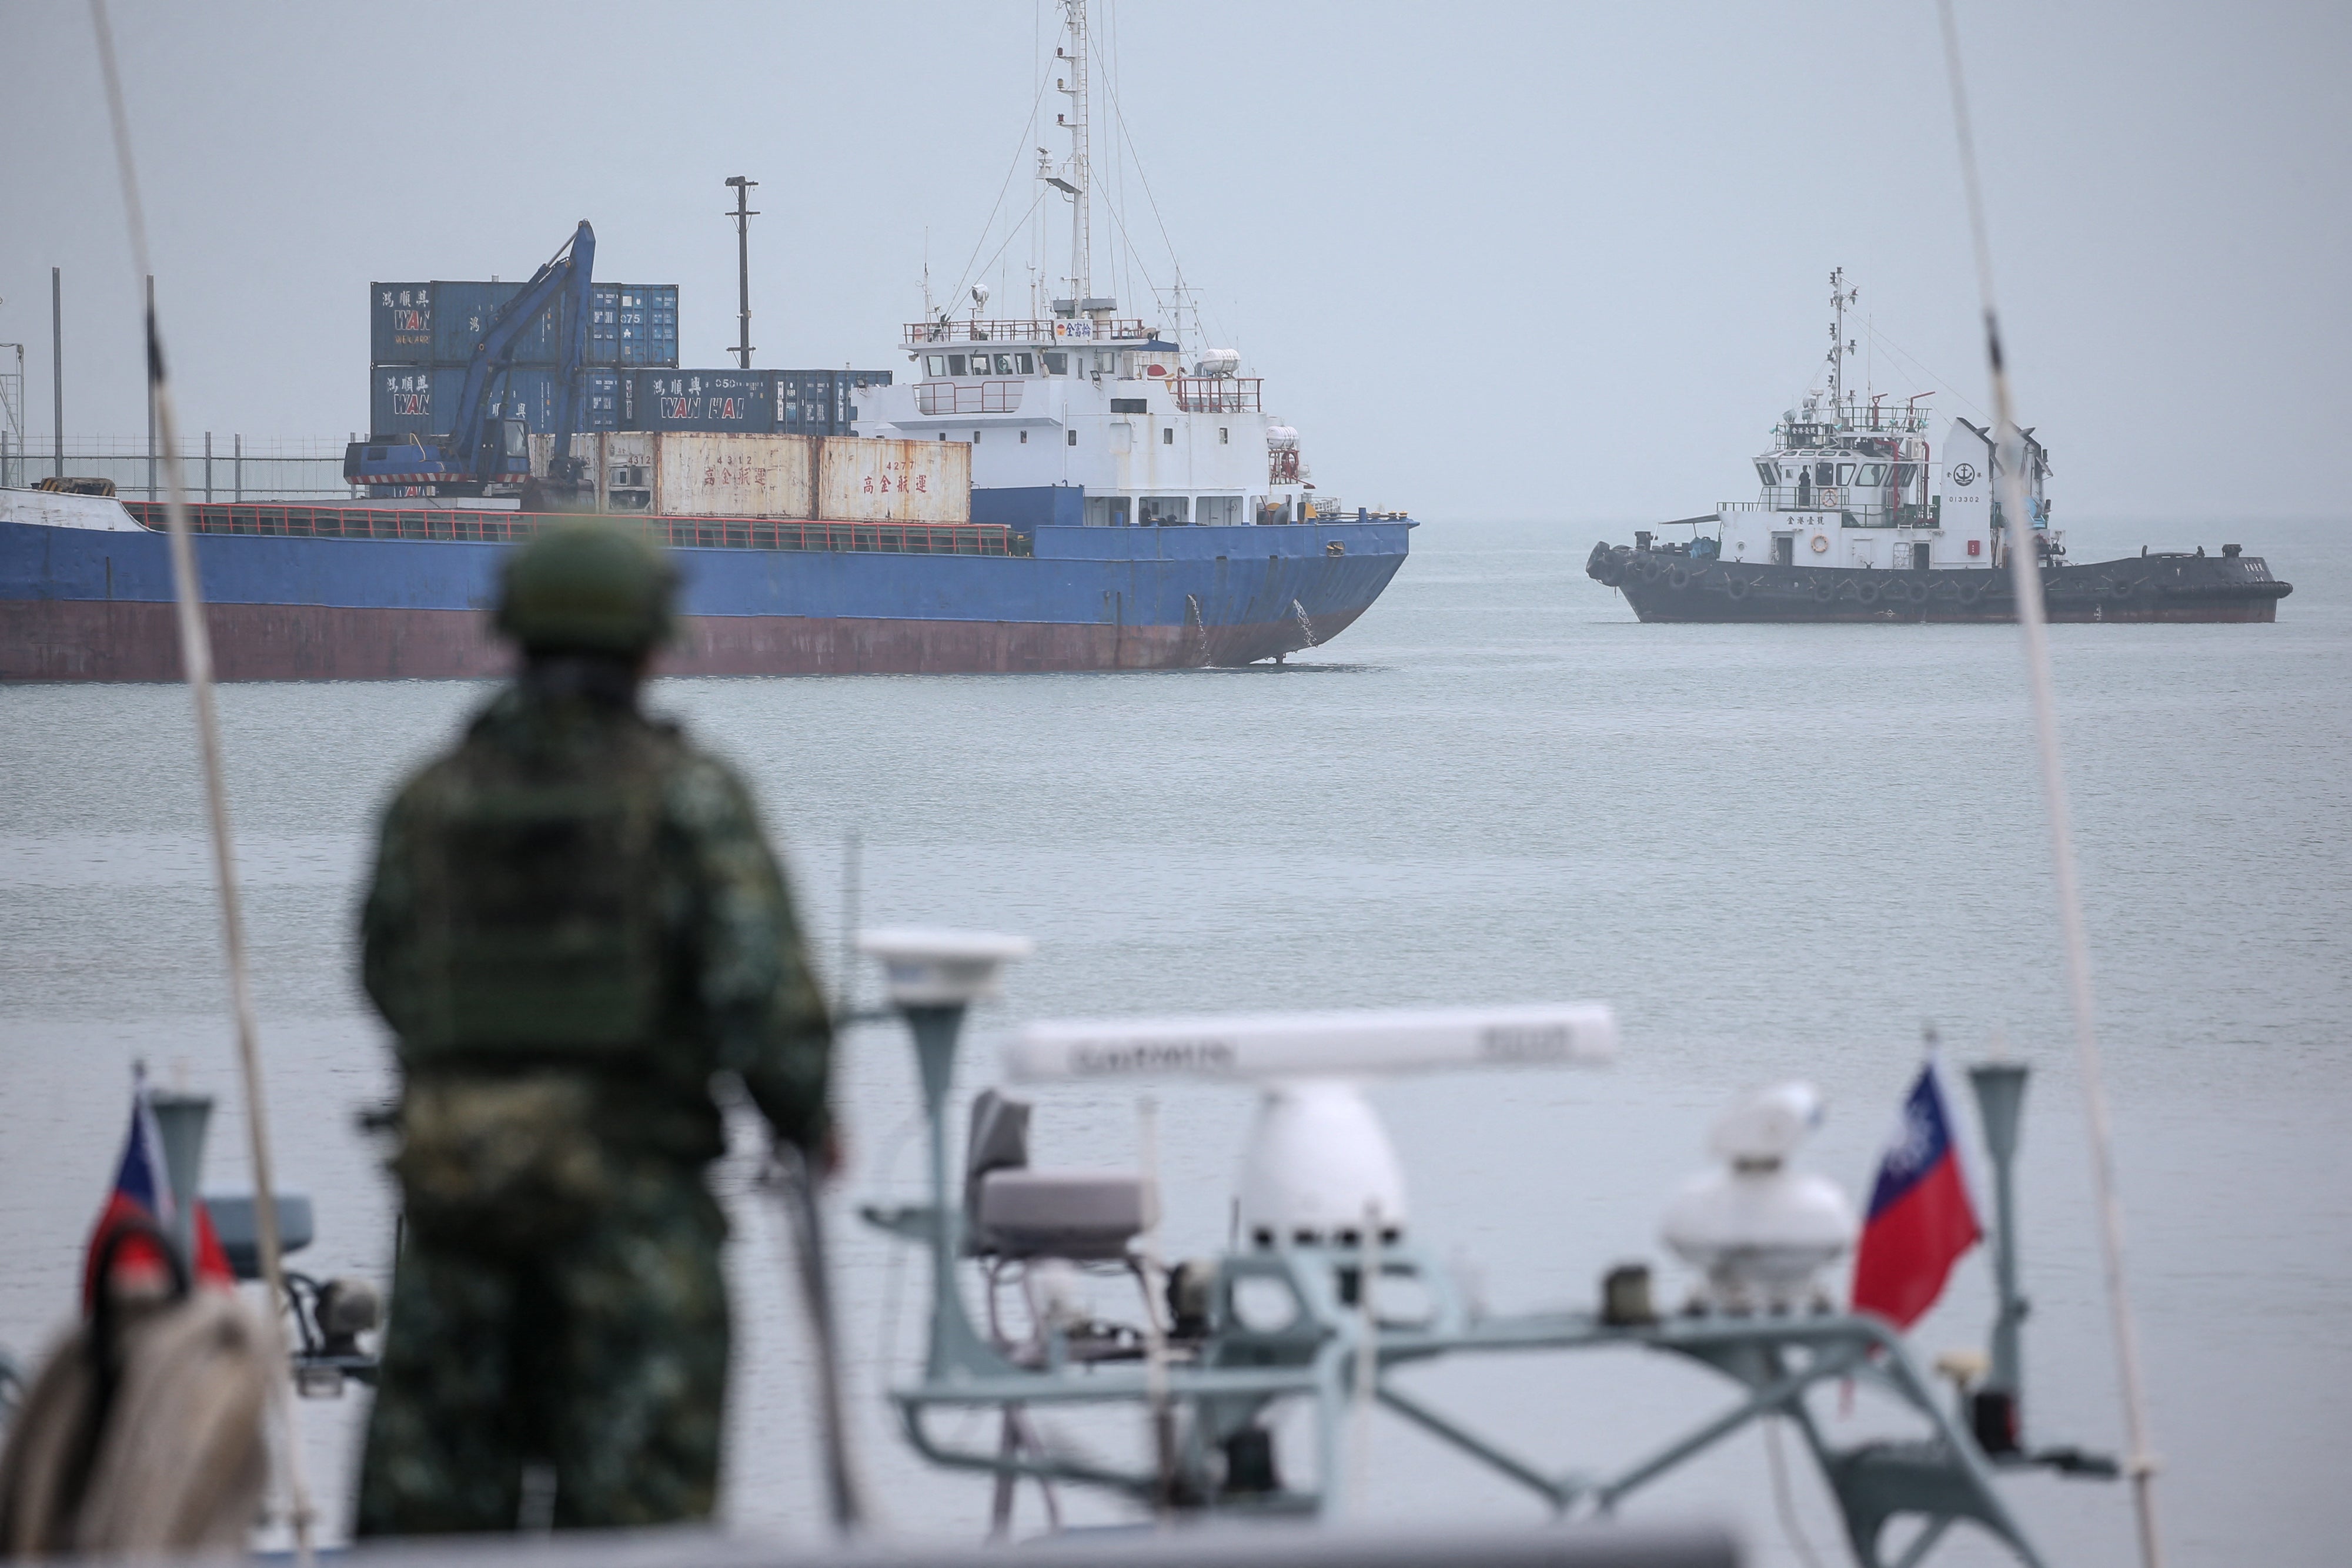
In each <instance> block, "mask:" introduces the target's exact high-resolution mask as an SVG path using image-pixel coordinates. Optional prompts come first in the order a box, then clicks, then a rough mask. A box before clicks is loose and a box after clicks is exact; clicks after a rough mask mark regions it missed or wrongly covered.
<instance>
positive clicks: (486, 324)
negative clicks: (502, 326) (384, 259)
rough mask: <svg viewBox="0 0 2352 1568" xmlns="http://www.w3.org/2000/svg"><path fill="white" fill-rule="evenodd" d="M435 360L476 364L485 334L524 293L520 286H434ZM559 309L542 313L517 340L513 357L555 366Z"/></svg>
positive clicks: (464, 284) (518, 359) (515, 284)
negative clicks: (477, 354) (475, 358)
mask: <svg viewBox="0 0 2352 1568" xmlns="http://www.w3.org/2000/svg"><path fill="white" fill-rule="evenodd" d="M432 287H433V290H434V297H433V305H434V309H433V361H434V362H435V363H436V364H442V365H463V364H467V363H469V362H471V361H472V360H473V357H474V350H475V349H476V348H478V346H480V344H481V341H482V334H483V333H484V332H487V331H488V330H489V329H490V324H491V323H492V322H493V321H494V320H496V319H497V318H498V313H499V310H500V309H501V308H504V307H505V306H506V305H507V304H508V302H509V301H510V300H512V299H513V298H514V297H515V296H516V295H518V294H520V293H521V292H522V285H521V284H520V283H436V284H434V285H433V286H432ZM556 315H557V310H556V308H555V307H554V306H552V305H551V306H549V307H548V308H546V309H544V310H542V311H541V312H540V313H539V319H538V320H536V321H534V322H532V323H531V324H530V328H529V329H527V330H526V331H524V333H523V334H522V336H521V337H520V338H519V339H517V340H515V343H514V345H513V347H512V349H511V350H509V356H508V357H509V359H511V360H512V361H514V362H515V363H516V364H519V365H549V364H553V363H554V362H555V360H556V356H557V343H558V340H557V338H556V335H555V318H556Z"/></svg>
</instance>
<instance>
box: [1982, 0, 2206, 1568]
mask: <svg viewBox="0 0 2352 1568" xmlns="http://www.w3.org/2000/svg"><path fill="white" fill-rule="evenodd" d="M1936 9H1937V16H1938V17H1939V18H1940V20H1941V22H1942V24H1943V34H1944V64H1945V68H1946V71H1947V74H1948V77H1949V78H1950V82H1951V89H1952V120H1953V123H1954V128H1955V130H1956V131H1958V137H1959V143H1960V173H1961V177H1962V179H1963V180H1964V181H1965V182H1966V183H1967V186H1968V199H1969V230H1970V232H1971V234H1972V235H1973V236H1974V238H1975V241H1976V257H1977V289H1978V292H1979V295H1980V296H1981V297H1982V300H1983V305H1984V326H1985V359H1986V361H1987V363H1988V364H1989V365H1990V368H1991V373H1992V396H1993V414H1994V419H1995V426H1994V434H1995V436H1996V439H1997V440H1998V441H1999V443H2000V446H2001V447H2003V448H2006V449H2007V453H2008V455H2009V461H2008V462H2007V463H2005V464H2002V465H2000V466H2001V472H2000V474H1999V475H1997V476H1995V482H1996V483H1997V484H1998V485H1999V486H2000V491H2001V495H2002V501H2003V505H2004V506H2005V507H2006V508H2007V510H2008V512H2009V536H2010V539H2011V548H2010V551H2009V557H2010V573H2011V580H2012V581H2013V582H2014V583H2015V584H2016V590H2015V591H2016V596H2017V623H2018V626H2019V629H2020V630H2021V632H2023V634H2024V639H2025V665H2026V686H2027V690H2028V692H2029V693H2030V695H2031V696H2032V707H2033V737H2034V744H2035V749H2036V750H2037V752H2038V753H2039V754H2040V758H2041V764H2042V800H2043V804H2044V806H2045V807H2046V809H2047V814H2048V817H2049V827H2050V850H2051V862H2052V871H2053V881H2054V882H2055V883H2056V884H2057V886H2056V891H2057V894H2058V915H2059V921H2060V925H2061V929H2062V931H2063V936H2064V942H2065V952H2066V990H2067V1000H2068V1002H2069V1003H2070V1005H2071V1009H2072V1011H2073V1013H2074V1050H2075V1055H2076V1057H2077V1059H2078V1061H2079V1063H2080V1065H2079V1069H2078V1070H2079V1071H2081V1073H2082V1075H2083V1111H2084V1119H2085V1121H2086V1122H2087V1123H2088V1131H2089V1133H2090V1144H2091V1181H2092V1186H2093V1187H2094V1189H2095V1195H2096V1197H2097V1202H2098V1210H2099V1251H2100V1260H2101V1262H2102V1264H2103V1265H2104V1267H2105V1275H2106V1288H2107V1308H2108V1312H2109V1313H2110V1315H2111V1317H2112V1319H2113V1327H2114V1333H2115V1338H2116V1364H2117V1371H2118V1372H2119V1374H2120V1375H2121V1378H2122V1382H2123V1396H2124V1427H2125V1432H2126V1441H2127V1442H2128V1443H2129V1444H2130V1452H2129V1453H2128V1454H2126V1456H2125V1460H2124V1466H2125V1469H2126V1472H2127V1473H2128V1474H2129V1475H2130V1477H2131V1484H2132V1511H2133V1514H2134V1517H2135V1520H2136V1521H2137V1526H2138V1531H2139V1555H2140V1562H2141V1563H2143V1564H2144V1565H2145V1568H2161V1565H2162V1563H2163V1562H2164V1549H2163V1543H2162V1541H2161V1539H2160V1537H2159V1536H2158V1531H2157V1521H2156V1456H2155V1454H2154V1453H2153V1452H2151V1451H2150V1448H2149V1443H2148V1420H2147V1390H2146V1388H2145V1386H2144V1385H2143V1384H2142V1382H2141V1377H2140V1357H2139V1337H2138V1333H2137V1330H2136V1329H2135V1327H2134V1325H2133V1322H2132V1313H2131V1300H2130V1297H2129V1295H2128V1293H2127V1291H2126V1281H2125V1275H2124V1221H2123V1205H2122V1201H2121V1199H2120V1197H2118V1195H2117V1193H2116V1168H2115V1148H2114V1139H2113V1135H2112V1132H2111V1129H2110V1127H2109V1125H2108V1119H2107V1097H2106V1087H2105V1080H2104V1076H2103V1073H2102V1071H2101V1062H2100V1058H2099V1037H2098V1028H2097V1024H2096V1021H2095V1016H2094V1013H2093V1010H2092V996H2091V965H2090V940H2089V937H2088V935H2087V934H2086V933H2085V931H2084V925H2083V900H2082V890H2081V888H2080V886H2079V884H2078V883H2077V881H2076V877H2075V865H2074V832H2073V830H2072V827H2071V825H2070V824H2069V821H2068V818H2067V805H2066V780H2065V775H2064V772H2063V769H2062V768H2061V767H2060V764H2059V757H2058V717H2057V712H2056V700H2055V697H2054V695H2053V690H2052V683H2051V676H2050V638H2049V632H2048V629H2047V627H2046V626H2045V625H2044V624H2043V615H2042V570H2041V565H2040V562H2039V561H2038V560H2037V559H2036V557H2037V555H2038V554H2039V551H2038V550H2036V549H2032V548H2031V547H2030V546H2029V547H2027V548H2023V549H2021V548H2018V544H2017V541H2018V540H2019V539H2020V538H2027V539H2030V538H2032V533H2033V528H2032V521H2033V520H2032V517H2029V516H2027V514H2026V496H2025V488H2024V486H2025V453H2024V450H2023V443H2022V441H2021V439H2020V438H2019V435H2018V428H2017V419H2016V415H2015V413H2014V411H2013V409H2012V407H2011V401H2010V392H2009V371H2008V367H2007V365H2006V363H2005V362H2004V361H2003V359H2002V355H2001V343H2000V314H1999V312H1998V310H1997V309H1996V308H1995V306H1994V296H1993V283H1992V246H1991V242H1990V237H1989V236H1988V234H1987V231H1986V227H1985V214H1984V196H1983V191H1982V187H1981V185H1980V184H1979V180H1978V177H1977V155H1976V141H1975V136H1974V133H1973V131H1971V130H1970V127H1969V100H1968V89H1967V84H1966V83H1965V81H1964V80H1963V79H1962V77H1961V74H1960V36H1959V26H1958V23H1957V22H1956V21H1955V20H1954V19H1953V16H1952V0H1937V5H1936Z"/></svg>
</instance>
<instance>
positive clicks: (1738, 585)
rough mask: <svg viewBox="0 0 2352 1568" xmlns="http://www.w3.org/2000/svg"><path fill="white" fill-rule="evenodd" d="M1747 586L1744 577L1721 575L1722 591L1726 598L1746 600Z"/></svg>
mask: <svg viewBox="0 0 2352 1568" xmlns="http://www.w3.org/2000/svg"><path fill="white" fill-rule="evenodd" d="M1748 586H1749V585H1748V580H1747V579H1746V578H1744V577H1734V576H1732V575H1731V574H1730V573H1729V572H1726V573H1724V574H1723V591H1724V593H1725V595H1726V596H1727V597H1728V598H1732V599H1745V598H1747V597H1748Z"/></svg>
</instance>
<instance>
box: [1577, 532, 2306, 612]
mask: <svg viewBox="0 0 2352 1568" xmlns="http://www.w3.org/2000/svg"><path fill="white" fill-rule="evenodd" d="M1584 570H1585V574H1586V575H1587V576H1589V577H1591V578H1592V579H1593V580H1596V581H1599V582H1601V583H1604V584H1606V585H1607V586H1609V587H1612V588H1614V589H1616V590H1618V591H1620V592H1622V593H1623V594H1624V595H1625V601H1626V602H1627V603H1629V604H1631V605H1632V606H1633V613H1634V614H1635V615H1637V616H1639V617H1641V619H1643V621H1710V622H1817V621H1819V622H1829V621H1920V622H1927V621H2014V620H2016V619H2017V603H2016V600H2015V597H2014V595H2013V594H2012V593H2011V590H2010V575H2009V572H2008V571H2007V570H2005V569H2002V570H1993V569H1989V568H1984V567H1975V568H1965V569H1958V570H1941V569H1930V570H1889V571H1871V570H1855V569H1853V568H1847V567H1818V566H1781V565H1778V564H1768V563H1763V562H1756V561H1726V560H1720V559H1712V558H1709V557H1706V556H1695V555H1687V554H1684V553H1682V552H1681V551H1679V550H1643V549H1627V548H1626V547H1625V546H1623V545H1616V546H1611V545H1609V544H1606V543H1602V544H1597V545H1594V546H1593V547H1592V554H1591V557H1590V558H1588V559H1586V561H1585V563H1584ZM2292 592H2294V586H2293V585H2292V584H2290V583H2284V582H2281V581H2279V580H2277V579H2275V578H2273V577H2272V576H2271V571H2270V568H2269V566H2268V565H2267V564H2266V563H2264V561H2263V559H2262V558H2261V557H2260V556H2249V555H2218V556H2209V555H2178V554H2166V555H2146V556H2126V557H2125V558H2124V559H2120V560H2108V561H2099V562H2095V563H2090V564H2084V565H2079V566H2078V565H2074V564H2072V563H2069V564H2067V565H2064V566H2056V567H2045V568H2043V569H2042V601H2043V603H2044V604H2045V606H2046V607H2047V610H2048V614H2049V618H2050V619H2051V620H2052V621H2175V622H2208V621H2275V620H2277V619H2278V601H2280V600H2282V599H2284V598H2285V597H2286V596H2287V595H2288V594H2290V593H2292Z"/></svg>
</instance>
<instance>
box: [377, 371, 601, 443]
mask: <svg viewBox="0 0 2352 1568" xmlns="http://www.w3.org/2000/svg"><path fill="white" fill-rule="evenodd" d="M625 379H626V378H625V377H624V376H623V375H622V374H621V372H619V371H585V372H583V377H582V384H581V392H580V406H579V407H578V408H577V409H576V410H575V411H574V413H573V416H572V417H573V421H574V428H575V429H579V430H614V429H617V428H618V427H619V423H620V413H621V385H622V382H624V381H625ZM465 386H466V371H465V370H464V369H463V368H462V367H460V366H457V365H377V366H375V367H373V369H372V370H370V371H369V372H368V429H369V432H370V433H371V434H375V435H446V434H449V422H450V421H451V420H452V419H454V418H455V417H456V416H457V399H458V398H459V397H460V396H461V395H463V393H464V392H465ZM558 390H559V382H558V380H557V377H556V372H555V371H551V370H546V369H540V368H532V367H528V366H526V367H521V368H519V369H515V370H509V371H506V372H505V373H504V374H503V375H493V376H491V377H490V380H489V385H488V387H487V388H485V389H484V391H483V394H482V414H483V417H484V418H498V417H507V418H519V419H520V420H521V421H522V422H523V424H524V427H525V428H526V429H527V430H529V431H530V434H533V435H546V434H551V433H552V432H553V431H554V429H555V398H556V393H557V392H558Z"/></svg>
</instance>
